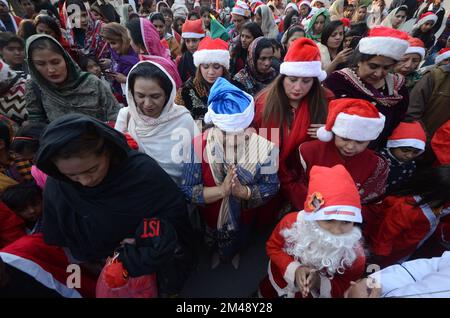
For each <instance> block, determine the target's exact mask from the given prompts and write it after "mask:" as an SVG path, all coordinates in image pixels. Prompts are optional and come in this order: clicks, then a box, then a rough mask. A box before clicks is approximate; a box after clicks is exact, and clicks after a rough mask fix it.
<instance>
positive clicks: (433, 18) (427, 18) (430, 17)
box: [414, 11, 438, 29]
mask: <svg viewBox="0 0 450 318" xmlns="http://www.w3.org/2000/svg"><path fill="white" fill-rule="evenodd" d="M437 20H438V16H437V15H436V14H434V13H433V12H431V11H429V12H426V13H424V14H422V15H421V16H420V17H419V20H417V22H416V24H415V25H414V29H418V28H420V27H421V26H422V25H423V24H425V23H427V22H428V21H432V22H433V25H434V24H435V23H436V21H437Z"/></svg>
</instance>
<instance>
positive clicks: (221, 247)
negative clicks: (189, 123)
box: [181, 78, 279, 268]
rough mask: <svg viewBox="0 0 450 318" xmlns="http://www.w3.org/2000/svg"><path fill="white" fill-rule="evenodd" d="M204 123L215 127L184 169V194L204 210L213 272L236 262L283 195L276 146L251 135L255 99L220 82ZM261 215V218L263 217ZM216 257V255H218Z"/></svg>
mask: <svg viewBox="0 0 450 318" xmlns="http://www.w3.org/2000/svg"><path fill="white" fill-rule="evenodd" d="M208 104H209V106H208V112H207V114H206V116H205V122H207V123H212V124H214V127H213V128H211V129H208V130H206V131H205V132H204V133H203V134H202V135H201V136H198V137H197V138H195V139H194V141H193V142H192V149H193V150H192V153H191V155H192V159H191V160H190V162H188V163H185V164H184V166H183V181H182V186H181V189H182V191H183V192H184V195H185V197H186V199H187V200H188V201H189V202H191V203H194V204H198V205H199V209H200V213H201V216H202V217H203V218H204V220H205V223H206V227H205V235H206V241H207V244H209V245H211V246H212V247H213V249H214V251H215V252H216V253H218V256H219V257H217V258H215V256H214V255H213V260H212V267H215V266H217V265H218V264H219V262H220V261H221V260H222V261H229V260H232V264H233V266H234V267H235V268H237V267H238V266H239V252H240V251H241V250H242V248H243V247H244V246H245V243H246V240H247V239H248V233H249V230H250V226H251V224H252V223H253V221H254V218H255V215H257V212H256V210H255V208H257V207H260V209H258V212H259V213H265V212H267V211H265V210H264V207H262V205H263V204H264V203H266V202H267V201H269V200H270V198H271V197H272V196H273V195H275V193H276V192H277V191H278V186H279V185H278V177H277V173H276V170H277V169H276V167H275V166H274V164H275V162H274V161H273V160H275V158H276V156H277V155H278V152H277V149H276V147H275V146H274V144H273V143H271V142H270V141H268V140H267V139H265V138H263V137H261V136H259V135H257V134H256V133H255V132H254V131H253V130H252V129H248V130H247V129H246V128H247V127H248V126H249V125H250V124H251V122H252V119H253V116H254V102H253V97H252V96H250V95H249V94H247V93H245V92H243V91H242V90H240V89H238V88H237V87H236V86H233V85H232V84H230V83H229V82H228V81H227V80H225V79H224V78H219V79H218V80H217V81H216V82H215V83H214V85H213V87H212V88H211V92H210V95H209V98H208ZM259 213H258V214H259ZM215 255H216V256H217V254H215Z"/></svg>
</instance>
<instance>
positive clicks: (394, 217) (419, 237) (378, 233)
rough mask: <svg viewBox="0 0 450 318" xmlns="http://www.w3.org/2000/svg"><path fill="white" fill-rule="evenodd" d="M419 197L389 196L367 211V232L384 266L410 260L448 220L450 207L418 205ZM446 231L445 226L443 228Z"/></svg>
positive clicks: (365, 233) (365, 227)
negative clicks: (434, 209)
mask: <svg viewBox="0 0 450 318" xmlns="http://www.w3.org/2000/svg"><path fill="white" fill-rule="evenodd" d="M419 201H420V197H419V196H414V197H412V196H404V197H398V196H389V197H386V198H385V199H384V200H383V202H382V203H380V204H376V205H373V206H370V207H369V208H368V209H367V210H364V221H365V223H366V224H365V225H364V229H363V234H364V237H365V239H366V242H367V244H368V245H369V249H370V251H371V253H373V254H374V255H377V256H381V257H382V261H381V264H380V265H382V266H388V265H391V264H394V263H397V262H402V261H406V260H407V259H408V258H409V257H410V256H411V255H412V254H413V253H414V252H415V251H416V250H417V249H418V248H419V247H421V246H422V245H423V244H424V243H425V241H427V240H428V239H429V238H430V237H431V235H432V234H433V233H434V232H435V231H436V229H437V228H438V225H439V223H440V222H441V219H442V218H444V217H445V219H448V217H446V216H448V215H449V214H450V207H446V208H444V209H442V210H441V211H433V210H432V209H431V208H430V207H429V206H428V205H427V204H425V205H422V206H415V204H416V203H417V202H419ZM441 230H442V229H441Z"/></svg>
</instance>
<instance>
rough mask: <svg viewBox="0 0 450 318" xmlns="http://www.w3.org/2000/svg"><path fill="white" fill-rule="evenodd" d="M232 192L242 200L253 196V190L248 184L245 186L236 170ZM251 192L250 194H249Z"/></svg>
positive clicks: (232, 182)
mask: <svg viewBox="0 0 450 318" xmlns="http://www.w3.org/2000/svg"><path fill="white" fill-rule="evenodd" d="M231 193H232V194H233V196H234V197H236V198H240V199H242V200H248V199H250V197H251V192H250V191H249V188H248V187H247V186H244V185H242V184H241V182H240V181H239V178H238V177H237V174H236V172H235V174H234V178H233V180H232V181H231ZM249 193H250V194H249Z"/></svg>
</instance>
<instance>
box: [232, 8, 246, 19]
mask: <svg viewBox="0 0 450 318" xmlns="http://www.w3.org/2000/svg"><path fill="white" fill-rule="evenodd" d="M231 14H236V15H240V16H242V17H244V18H249V17H250V9H244V8H241V7H233V9H231Z"/></svg>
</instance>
